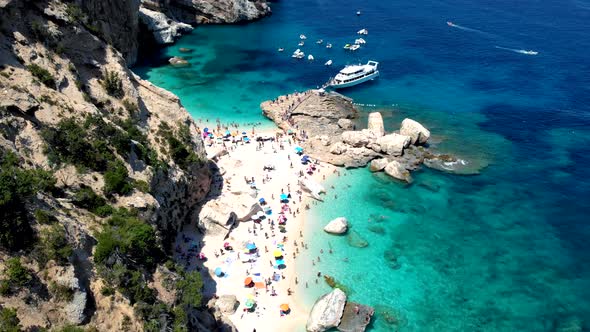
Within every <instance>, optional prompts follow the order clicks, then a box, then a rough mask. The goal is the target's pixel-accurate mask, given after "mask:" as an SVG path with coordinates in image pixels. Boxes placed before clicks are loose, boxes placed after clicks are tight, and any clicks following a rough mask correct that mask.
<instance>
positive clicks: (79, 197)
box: [72, 187, 114, 217]
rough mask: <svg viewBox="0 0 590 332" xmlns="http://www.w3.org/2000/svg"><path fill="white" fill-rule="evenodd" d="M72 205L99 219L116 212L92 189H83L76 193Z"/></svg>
mask: <svg viewBox="0 0 590 332" xmlns="http://www.w3.org/2000/svg"><path fill="white" fill-rule="evenodd" d="M72 203H73V204H74V205H76V206H77V207H81V208H83V209H86V210H88V211H90V212H92V213H94V214H96V215H98V216H99V217H107V216H110V215H111V214H113V212H114V209H113V208H112V207H111V206H110V205H109V204H108V203H107V201H106V199H104V198H103V197H101V196H99V195H97V194H96V193H95V192H94V190H92V188H90V187H82V188H80V189H79V190H78V191H76V193H75V194H74V196H73V197H72Z"/></svg>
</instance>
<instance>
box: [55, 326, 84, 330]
mask: <svg viewBox="0 0 590 332" xmlns="http://www.w3.org/2000/svg"><path fill="white" fill-rule="evenodd" d="M58 332H85V331H84V329H83V328H81V327H79V326H75V325H66V326H64V327H62V328H61V329H59V330H58Z"/></svg>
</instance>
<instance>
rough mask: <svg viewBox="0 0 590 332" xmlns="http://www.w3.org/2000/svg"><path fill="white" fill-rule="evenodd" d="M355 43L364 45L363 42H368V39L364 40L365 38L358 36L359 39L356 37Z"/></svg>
mask: <svg viewBox="0 0 590 332" xmlns="http://www.w3.org/2000/svg"><path fill="white" fill-rule="evenodd" d="M354 43H355V44H357V45H363V44H366V43H367V41H366V40H364V39H363V38H358V39H356V40H355V41H354Z"/></svg>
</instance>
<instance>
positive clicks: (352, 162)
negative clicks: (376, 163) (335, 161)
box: [344, 148, 379, 168]
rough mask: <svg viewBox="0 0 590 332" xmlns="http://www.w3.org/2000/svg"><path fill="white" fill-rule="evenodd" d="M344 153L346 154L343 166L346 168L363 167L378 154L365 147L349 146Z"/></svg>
mask: <svg viewBox="0 0 590 332" xmlns="http://www.w3.org/2000/svg"><path fill="white" fill-rule="evenodd" d="M344 155H345V156H346V159H345V161H344V167H347V168H354V167H364V166H366V165H367V164H368V163H369V162H370V161H371V160H373V159H375V158H376V157H378V156H379V154H377V153H376V152H375V151H373V150H371V149H367V148H351V149H348V150H346V153H345V154H344Z"/></svg>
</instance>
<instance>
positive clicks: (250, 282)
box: [244, 277, 253, 287]
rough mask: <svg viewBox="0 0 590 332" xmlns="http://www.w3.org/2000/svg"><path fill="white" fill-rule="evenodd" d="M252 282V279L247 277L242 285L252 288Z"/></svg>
mask: <svg viewBox="0 0 590 332" xmlns="http://www.w3.org/2000/svg"><path fill="white" fill-rule="evenodd" d="M252 282H253V281H252V277H248V278H246V279H245V280H244V285H245V286H246V287H251V286H252Z"/></svg>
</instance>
